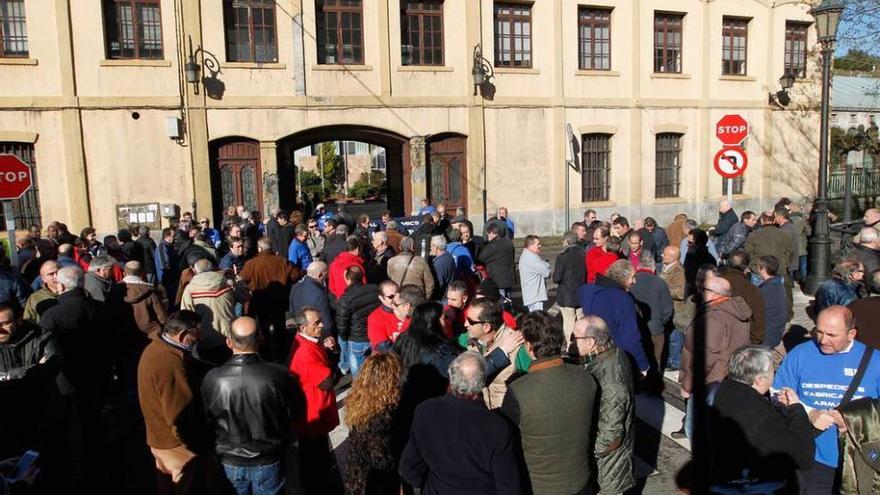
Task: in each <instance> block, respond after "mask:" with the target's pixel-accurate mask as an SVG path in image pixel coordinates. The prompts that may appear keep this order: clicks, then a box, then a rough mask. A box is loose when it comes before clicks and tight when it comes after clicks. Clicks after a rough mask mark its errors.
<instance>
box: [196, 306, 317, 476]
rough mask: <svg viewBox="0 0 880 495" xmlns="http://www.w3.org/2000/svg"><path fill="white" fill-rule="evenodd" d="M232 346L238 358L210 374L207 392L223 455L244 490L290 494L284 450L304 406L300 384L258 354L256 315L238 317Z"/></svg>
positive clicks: (207, 407)
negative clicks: (288, 491) (292, 427)
mask: <svg viewBox="0 0 880 495" xmlns="http://www.w3.org/2000/svg"><path fill="white" fill-rule="evenodd" d="M226 345H227V346H229V348H230V349H231V350H232V357H231V358H229V360H228V361H226V363H225V364H223V365H222V366H220V367H219V368H215V369H213V370H211V371H210V372H208V374H207V375H206V376H205V380H204V381H203V382H202V390H201V392H202V401H203V402H204V404H205V414H206V417H207V419H208V422H209V423H210V424H211V426H212V427H213V428H214V432H215V434H216V451H217V455H218V456H219V457H220V461H221V462H222V463H223V470H224V471H225V472H226V477H227V478H229V481H230V483H232V485H233V486H234V487H235V489H236V491H237V492H238V493H284V484H285V474H286V472H287V466H286V464H285V463H284V462H283V458H284V451H285V448H286V447H287V444H288V441H289V440H290V438H291V424H292V421H293V419H294V418H295V417H296V416H297V415H299V414H302V407H303V404H304V402H303V400H302V399H299V398H297V396H296V395H295V394H294V391H295V390H298V389H299V388H298V387H297V386H296V384H295V383H294V378H293V376H292V375H291V374H290V373H289V372H288V371H287V369H286V368H284V367H283V366H281V365H279V364H275V363H269V362H266V361H264V360H263V358H261V357H260V355H259V354H257V350H258V349H259V347H260V332H258V331H257V322H256V320H254V319H253V318H249V317H246V316H245V317H241V318H238V319H236V320H235V321H234V322H233V323H232V329H231V330H230V333H229V337H228V338H227V339H226ZM258 488H259V491H258Z"/></svg>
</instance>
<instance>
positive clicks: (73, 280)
mask: <svg viewBox="0 0 880 495" xmlns="http://www.w3.org/2000/svg"><path fill="white" fill-rule="evenodd" d="M89 268H91V267H89ZM57 280H58V283H59V284H61V285H63V286H64V292H67V291H70V290H73V289H79V288H82V286H83V285H85V274H83V271H82V270H81V269H80V268H79V267H78V266H65V267H64V268H62V269H60V270H58V275H57Z"/></svg>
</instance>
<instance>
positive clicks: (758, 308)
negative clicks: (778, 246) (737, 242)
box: [721, 251, 766, 345]
mask: <svg viewBox="0 0 880 495" xmlns="http://www.w3.org/2000/svg"><path fill="white" fill-rule="evenodd" d="M748 268H749V255H748V253H746V252H745V251H734V252H732V253H730V255H729V256H728V258H727V267H726V268H725V269H724V271H722V272H721V276H722V277H724V279H725V280H727V281H728V282H730V293H731V295H732V296H733V297H741V298H743V300H745V302H746V304H748V305H749V309H751V310H752V317H751V319H750V320H749V340H751V343H752V344H758V345H760V344H761V343H762V342H764V333H765V326H766V322H765V316H766V315H765V307H764V297H763V296H762V295H761V290H760V289H758V288H757V287H755V285H754V284H752V283H751V282H749V279H748V277H749V276H748V274H747V273H746V270H747V269H748Z"/></svg>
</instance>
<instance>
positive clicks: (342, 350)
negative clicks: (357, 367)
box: [336, 336, 350, 374]
mask: <svg viewBox="0 0 880 495" xmlns="http://www.w3.org/2000/svg"><path fill="white" fill-rule="evenodd" d="M336 341H337V342H339V369H340V370H341V371H342V373H344V374H346V373H348V372H349V368H350V367H349V363H348V341H347V340H345V339H343V338H342V336H339V337H338V338H337V339H336Z"/></svg>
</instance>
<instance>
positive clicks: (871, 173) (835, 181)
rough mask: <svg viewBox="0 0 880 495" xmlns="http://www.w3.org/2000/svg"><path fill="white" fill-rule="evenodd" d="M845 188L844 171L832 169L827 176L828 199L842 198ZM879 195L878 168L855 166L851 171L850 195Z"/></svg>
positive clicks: (879, 176)
mask: <svg viewBox="0 0 880 495" xmlns="http://www.w3.org/2000/svg"><path fill="white" fill-rule="evenodd" d="M845 188H846V171H845V170H832V171H831V173H830V174H829V176H828V199H842V198H843V195H844V191H845ZM875 196H880V168H870V169H865V168H857V169H853V171H852V197H854V198H864V197H875Z"/></svg>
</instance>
